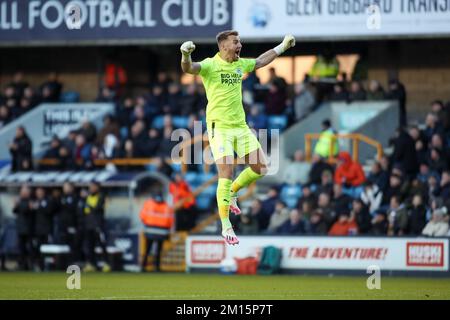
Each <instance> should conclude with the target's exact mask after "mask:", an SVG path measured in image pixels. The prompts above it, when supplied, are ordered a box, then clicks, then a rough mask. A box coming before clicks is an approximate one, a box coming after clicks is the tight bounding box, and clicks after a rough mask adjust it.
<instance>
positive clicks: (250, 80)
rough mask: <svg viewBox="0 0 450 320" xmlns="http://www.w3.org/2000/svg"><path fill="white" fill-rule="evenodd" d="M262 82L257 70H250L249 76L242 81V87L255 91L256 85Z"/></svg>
mask: <svg viewBox="0 0 450 320" xmlns="http://www.w3.org/2000/svg"><path fill="white" fill-rule="evenodd" d="M258 84H260V81H259V78H258V76H257V75H256V72H255V71H253V72H250V73H249V74H248V76H247V78H245V79H244V80H243V81H242V88H243V89H244V90H247V91H250V92H254V91H255V87H256V85H258Z"/></svg>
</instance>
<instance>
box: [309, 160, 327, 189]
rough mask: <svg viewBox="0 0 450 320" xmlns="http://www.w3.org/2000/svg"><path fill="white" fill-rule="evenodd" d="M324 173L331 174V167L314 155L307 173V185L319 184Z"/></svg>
mask: <svg viewBox="0 0 450 320" xmlns="http://www.w3.org/2000/svg"><path fill="white" fill-rule="evenodd" d="M324 171H329V172H331V173H332V172H333V167H332V166H331V165H330V164H329V163H328V162H327V161H326V160H325V159H324V158H322V157H321V156H319V155H318V154H314V155H313V157H312V166H311V170H310V171H309V183H310V184H320V183H321V181H322V174H323V172H324Z"/></svg>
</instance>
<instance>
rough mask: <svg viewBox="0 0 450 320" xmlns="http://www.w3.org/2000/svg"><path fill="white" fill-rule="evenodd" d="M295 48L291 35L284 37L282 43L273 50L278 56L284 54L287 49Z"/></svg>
mask: <svg viewBox="0 0 450 320" xmlns="http://www.w3.org/2000/svg"><path fill="white" fill-rule="evenodd" d="M294 46H295V38H294V36H293V35H290V34H289V35H287V36H284V39H283V42H281V43H280V44H279V45H278V46H276V47H275V48H273V49H274V50H275V52H276V53H277V54H278V55H280V54H282V53H283V52H285V51H286V50H287V49H289V48H291V47H294Z"/></svg>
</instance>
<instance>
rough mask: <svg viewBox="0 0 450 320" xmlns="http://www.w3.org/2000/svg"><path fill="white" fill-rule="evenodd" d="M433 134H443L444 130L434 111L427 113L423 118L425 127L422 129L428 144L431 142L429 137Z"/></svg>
mask: <svg viewBox="0 0 450 320" xmlns="http://www.w3.org/2000/svg"><path fill="white" fill-rule="evenodd" d="M434 134H439V135H443V134H444V130H443V127H442V125H441V124H440V123H439V118H438V117H437V115H436V114H434V113H431V112H430V113H428V114H427V116H426V118H425V129H424V130H423V135H424V138H425V140H426V143H427V144H428V143H429V142H431V138H432V137H433V135H434Z"/></svg>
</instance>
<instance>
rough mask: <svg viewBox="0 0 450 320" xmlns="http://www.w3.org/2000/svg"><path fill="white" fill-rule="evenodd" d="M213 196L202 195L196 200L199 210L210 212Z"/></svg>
mask: <svg viewBox="0 0 450 320" xmlns="http://www.w3.org/2000/svg"><path fill="white" fill-rule="evenodd" d="M212 198H213V197H212V196H210V195H207V194H200V195H199V196H198V197H197V198H196V199H195V201H196V204H197V208H198V209H199V210H208V209H209V208H210V207H211V202H212Z"/></svg>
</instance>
